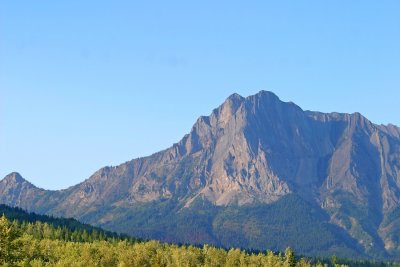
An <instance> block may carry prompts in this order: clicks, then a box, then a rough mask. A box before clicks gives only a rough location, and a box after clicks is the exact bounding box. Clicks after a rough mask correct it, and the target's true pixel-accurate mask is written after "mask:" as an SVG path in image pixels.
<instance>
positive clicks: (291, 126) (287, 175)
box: [0, 91, 400, 253]
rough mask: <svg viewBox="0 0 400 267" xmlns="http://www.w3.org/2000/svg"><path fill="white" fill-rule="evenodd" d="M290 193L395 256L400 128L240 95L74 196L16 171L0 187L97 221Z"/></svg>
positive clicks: (13, 196) (44, 208)
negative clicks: (163, 206) (159, 205)
mask: <svg viewBox="0 0 400 267" xmlns="http://www.w3.org/2000/svg"><path fill="white" fill-rule="evenodd" d="M290 193H294V194H297V195H299V196H301V197H302V198H303V199H305V200H307V201H309V202H310V203H314V204H317V205H318V206H320V207H321V208H322V209H324V210H325V211H326V212H327V213H328V214H329V216H330V223H332V224H335V225H338V226H339V227H341V228H342V229H344V230H345V231H346V232H347V233H348V234H349V235H350V236H352V237H353V238H355V239H356V240H357V241H358V242H359V243H360V244H361V245H362V246H363V247H364V249H365V251H366V252H367V253H369V252H371V253H372V252H374V251H377V250H379V249H381V248H385V249H386V250H387V251H388V252H392V251H395V250H397V249H398V248H399V245H400V244H399V243H398V242H399V241H398V240H399V237H400V226H398V225H399V222H400V216H399V215H397V214H398V213H399V211H400V209H399V200H400V129H399V128H398V127H396V126H394V125H388V126H383V125H375V124H373V123H371V122H370V121H368V120H367V119H366V118H365V117H363V116H362V115H360V114H359V113H354V114H340V113H330V114H324V113H319V112H311V111H303V110H302V109H301V108H299V107H298V106H296V105H295V104H293V103H285V102H282V101H280V100H279V99H278V97H277V96H275V95H274V94H273V93H270V92H265V91H261V92H260V93H258V94H256V95H253V96H250V97H247V98H243V97H241V96H239V95H237V94H234V95H232V96H230V97H229V98H228V99H227V100H226V101H225V102H224V103H223V104H222V105H221V106H220V107H218V108H217V109H215V110H214V111H213V112H212V114H211V115H210V116H207V117H200V118H199V119H198V120H197V122H196V123H195V124H194V126H193V128H192V130H191V132H190V133H189V134H188V135H186V136H185V137H184V138H183V139H182V140H181V141H180V142H179V143H177V144H174V145H173V146H172V147H171V148H169V149H166V150H164V151H161V152H158V153H156V154H154V155H151V156H149V157H145V158H139V159H135V160H132V161H129V162H126V163H124V164H121V165H119V166H117V167H105V168H102V169H100V170H99V171H97V172H96V173H95V174H93V175H92V176H91V177H90V178H89V179H87V180H85V181H84V182H82V183H81V184H78V185H76V186H73V187H71V188H69V189H66V190H61V191H46V190H42V189H38V188H36V187H34V186H33V185H32V184H30V183H28V182H26V181H25V180H23V179H22V178H21V177H20V176H19V175H18V174H15V173H13V174H10V175H9V176H7V177H6V178H4V179H3V180H2V181H1V182H0V202H1V203H5V204H8V205H14V206H20V207H22V208H26V209H28V210H33V211H37V212H43V213H48V214H55V215H62V216H73V217H76V218H80V219H84V220H87V221H88V222H90V223H95V224H101V223H107V222H110V221H112V220H116V223H117V221H118V216H116V215H115V214H116V212H115V210H116V209H118V208H122V207H123V208H129V207H136V206H138V205H141V204H143V203H151V202H153V201H160V200H168V199H177V200H178V201H179V203H182V204H183V205H184V206H185V207H190V205H191V203H193V201H195V200H196V199H204V200H208V201H210V202H212V203H214V205H216V206H235V205H237V206H244V205H254V204H270V203H273V202H275V201H277V200H278V199H280V198H281V197H283V196H285V195H288V194H290ZM92 214H96V216H92Z"/></svg>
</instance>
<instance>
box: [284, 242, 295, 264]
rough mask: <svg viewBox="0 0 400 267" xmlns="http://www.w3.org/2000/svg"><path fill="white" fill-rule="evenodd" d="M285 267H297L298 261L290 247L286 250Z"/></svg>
mask: <svg viewBox="0 0 400 267" xmlns="http://www.w3.org/2000/svg"><path fill="white" fill-rule="evenodd" d="M284 266H285V267H295V266H296V259H295V257H294V252H293V250H292V249H291V248H290V247H288V248H287V249H286V250H285V264H284Z"/></svg>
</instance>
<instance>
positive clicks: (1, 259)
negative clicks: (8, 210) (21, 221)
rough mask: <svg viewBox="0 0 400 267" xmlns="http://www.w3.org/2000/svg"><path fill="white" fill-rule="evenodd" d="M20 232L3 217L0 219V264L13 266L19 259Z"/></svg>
mask: <svg viewBox="0 0 400 267" xmlns="http://www.w3.org/2000/svg"><path fill="white" fill-rule="evenodd" d="M20 236H21V231H20V230H19V229H18V228H17V227H15V226H14V225H13V224H11V223H10V221H9V220H8V219H7V218H6V217H5V216H4V214H3V216H2V217H1V218H0V264H1V265H2V266H3V265H5V264H6V263H8V264H9V265H13V264H14V262H16V261H18V260H19V258H20V247H21V241H20V240H19V237H20Z"/></svg>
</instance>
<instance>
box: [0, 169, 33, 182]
mask: <svg viewBox="0 0 400 267" xmlns="http://www.w3.org/2000/svg"><path fill="white" fill-rule="evenodd" d="M27 182H28V181H27V180H25V179H24V178H23V177H22V176H21V175H20V174H19V173H18V172H12V173H10V174H8V175H7V176H6V177H4V178H3V180H2V181H1V183H6V184H22V183H27Z"/></svg>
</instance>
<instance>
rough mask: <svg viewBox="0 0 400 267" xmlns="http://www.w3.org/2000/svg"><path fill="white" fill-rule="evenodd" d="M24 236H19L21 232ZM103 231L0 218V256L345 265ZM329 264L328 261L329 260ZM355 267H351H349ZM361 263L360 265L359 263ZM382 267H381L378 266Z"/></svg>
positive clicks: (83, 262)
mask: <svg viewBox="0 0 400 267" xmlns="http://www.w3.org/2000/svg"><path fill="white" fill-rule="evenodd" d="M22 233H23V234H22ZM101 236H102V235H101V233H97V232H95V231H92V232H91V233H89V232H88V231H86V230H74V231H72V230H70V229H67V228H63V227H54V226H53V225H51V224H49V223H46V222H40V221H36V222H33V223H31V222H24V221H23V222H18V221H14V222H10V221H9V220H8V219H7V218H6V217H5V216H3V217H2V218H1V219H0V252H1V253H0V258H1V262H0V263H1V265H2V266H32V267H33V266H82V267H88V266H104V267H113V266H116V267H117V266H118V267H122V266H133V267H135V266H138V267H139V266H140V267H142V266H144V267H146V266H148V267H150V266H155V267H158V266H159V267H161V266H165V267H166V266H193V267H194V266H210V267H211V266H213V267H225V266H226V267H231V266H260V267H262V266H265V267H275V266H276V267H285V266H287V267H295V266H298V267H310V266H332V267H336V266H347V265H344V263H343V262H340V260H338V259H335V264H334V265H328V263H326V262H323V261H322V262H323V263H324V265H321V264H319V263H313V262H312V261H309V260H307V259H306V258H299V259H297V258H296V257H295V255H294V252H293V250H292V249H291V248H287V249H286V251H285V254H284V255H282V254H274V253H273V252H271V251H267V252H266V253H261V252H257V253H254V252H246V251H244V250H240V249H230V250H229V251H227V250H225V249H222V248H216V247H213V246H209V245H204V246H202V247H193V246H178V245H172V244H163V243H160V242H158V241H147V242H132V241H129V240H123V239H117V238H114V239H107V238H106V237H104V236H103V237H101ZM328 262H329V261H328ZM347 263H349V264H348V265H349V266H374V267H375V266H376V267H378V266H379V267H380V266H395V265H390V264H381V265H378V264H375V263H372V262H368V261H364V262H361V261H359V262H356V261H347ZM353 263H354V265H353ZM363 264H364V265H363ZM379 264H380V263H379Z"/></svg>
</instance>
